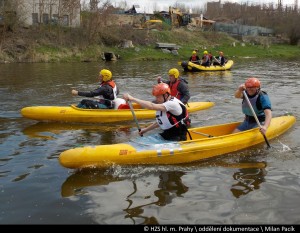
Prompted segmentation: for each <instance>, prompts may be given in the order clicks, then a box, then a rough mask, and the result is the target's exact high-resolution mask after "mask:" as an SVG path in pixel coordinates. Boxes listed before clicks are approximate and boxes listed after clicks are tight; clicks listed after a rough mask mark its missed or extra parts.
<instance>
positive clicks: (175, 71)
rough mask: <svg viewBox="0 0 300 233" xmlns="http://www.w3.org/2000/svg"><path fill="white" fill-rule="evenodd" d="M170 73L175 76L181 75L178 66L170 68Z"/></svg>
mask: <svg viewBox="0 0 300 233" xmlns="http://www.w3.org/2000/svg"><path fill="white" fill-rule="evenodd" d="M169 75H174V77H175V78H178V77H179V71H178V70H177V69H176V68H173V69H170V70H169Z"/></svg>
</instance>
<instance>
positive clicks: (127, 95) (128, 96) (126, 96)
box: [123, 93, 133, 101]
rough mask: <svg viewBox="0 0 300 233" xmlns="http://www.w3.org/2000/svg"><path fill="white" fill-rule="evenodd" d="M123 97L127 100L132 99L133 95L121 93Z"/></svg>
mask: <svg viewBox="0 0 300 233" xmlns="http://www.w3.org/2000/svg"><path fill="white" fill-rule="evenodd" d="M123 99H124V100H126V101H128V100H132V99H133V97H132V96H131V95H129V94H128V93H125V94H123Z"/></svg>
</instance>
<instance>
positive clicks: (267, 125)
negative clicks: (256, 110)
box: [260, 109, 272, 135]
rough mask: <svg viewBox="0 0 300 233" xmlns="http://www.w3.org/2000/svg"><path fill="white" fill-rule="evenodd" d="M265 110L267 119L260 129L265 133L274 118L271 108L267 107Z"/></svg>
mask: <svg viewBox="0 0 300 233" xmlns="http://www.w3.org/2000/svg"><path fill="white" fill-rule="evenodd" d="M264 112H265V115H266V119H265V123H264V125H262V126H261V128H260V131H261V132H262V133H263V134H264V135H265V134H266V132H267V129H268V128H269V125H270V123H271V120H272V111H271V109H265V110H264Z"/></svg>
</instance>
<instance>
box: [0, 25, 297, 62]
mask: <svg viewBox="0 0 300 233" xmlns="http://www.w3.org/2000/svg"><path fill="white" fill-rule="evenodd" d="M139 33H140V32H139ZM145 35H146V36H145V39H144V40H143V43H139V42H137V41H135V40H134V39H133V45H134V47H133V48H121V47H120V46H117V45H115V46H105V44H104V43H94V44H88V45H86V46H78V45H76V44H74V43H70V44H72V46H68V45H58V44H57V43H54V42H53V41H49V40H45V39H44V38H41V39H39V40H38V42H36V41H37V40H35V41H30V40H28V41H26V40H25V39H22V37H21V38H19V39H16V40H15V41H16V43H17V45H15V47H16V48H15V47H14V46H10V47H8V49H7V48H6V49H2V50H0V62H2V63H3V62H4V63H6V62H84V61H85V62H86V61H99V60H101V59H102V58H101V55H102V53H103V52H113V53H115V54H118V55H120V57H121V59H122V60H125V61H139V60H150V61H151V60H187V59H188V58H189V57H190V56H191V52H192V50H194V49H198V50H199V56H201V55H202V52H203V51H204V50H208V51H211V52H212V54H213V55H217V54H218V51H223V52H224V54H225V56H226V57H228V58H232V59H234V58H243V57H247V58H249V57H250V58H258V59H260V58H276V59H295V58H297V59H298V57H299V53H300V47H299V46H290V45H287V44H274V43H272V40H271V38H266V37H264V38H259V37H257V38H248V39H247V40H246V41H243V42H241V41H238V40H236V39H234V38H232V37H230V36H228V35H227V34H223V33H215V32H195V31H188V30H186V29H177V30H172V31H167V30H166V31H149V32H145ZM24 38H25V37H24ZM121 40H122V38H120V41H121ZM20 41H22V42H20ZM139 41H142V40H141V39H140V38H139ZM156 42H163V43H175V44H176V45H178V46H180V49H179V50H178V55H174V54H172V53H163V52H162V50H161V49H156V48H155V43H156ZM20 43H21V45H20ZM233 45H235V46H233ZM2 47H3V46H2Z"/></svg>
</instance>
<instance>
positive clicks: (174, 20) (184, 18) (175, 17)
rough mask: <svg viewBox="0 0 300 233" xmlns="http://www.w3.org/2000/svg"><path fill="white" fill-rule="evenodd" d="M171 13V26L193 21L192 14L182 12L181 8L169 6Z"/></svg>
mask: <svg viewBox="0 0 300 233" xmlns="http://www.w3.org/2000/svg"><path fill="white" fill-rule="evenodd" d="M169 14H170V18H171V26H175V27H180V26H186V25H188V24H189V23H191V15H190V14H188V13H183V12H181V10H180V9H178V8H174V7H171V6H170V7H169Z"/></svg>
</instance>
